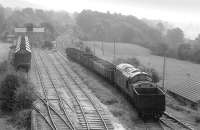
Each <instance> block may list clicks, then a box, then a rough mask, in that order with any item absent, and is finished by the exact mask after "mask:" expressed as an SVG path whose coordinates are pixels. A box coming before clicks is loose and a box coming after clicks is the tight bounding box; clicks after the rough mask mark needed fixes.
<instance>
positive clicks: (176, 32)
mask: <svg viewBox="0 0 200 130" xmlns="http://www.w3.org/2000/svg"><path fill="white" fill-rule="evenodd" d="M166 38H167V41H168V45H169V47H170V48H174V47H176V46H177V45H178V44H181V43H183V42H184V34H183V31H182V30H181V29H180V28H174V29H170V30H168V31H167V35H166Z"/></svg>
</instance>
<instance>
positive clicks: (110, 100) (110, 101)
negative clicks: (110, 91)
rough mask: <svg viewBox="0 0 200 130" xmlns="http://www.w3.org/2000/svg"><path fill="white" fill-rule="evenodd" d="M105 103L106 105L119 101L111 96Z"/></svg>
mask: <svg viewBox="0 0 200 130" xmlns="http://www.w3.org/2000/svg"><path fill="white" fill-rule="evenodd" d="M103 103H104V104H106V105H113V104H115V103H118V101H117V100H116V99H114V98H111V99H108V100H106V101H104V102H103Z"/></svg>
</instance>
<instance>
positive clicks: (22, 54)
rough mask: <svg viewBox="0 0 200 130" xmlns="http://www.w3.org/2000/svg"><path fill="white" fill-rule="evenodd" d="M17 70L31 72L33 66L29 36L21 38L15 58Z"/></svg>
mask: <svg viewBox="0 0 200 130" xmlns="http://www.w3.org/2000/svg"><path fill="white" fill-rule="evenodd" d="M13 60H14V61H13V63H14V67H15V69H16V70H20V69H23V70H25V71H26V72H28V71H29V69H30V66H31V49H30V44H29V40H28V37H27V36H19V38H18V41H17V45H16V49H15V52H14V58H13Z"/></svg>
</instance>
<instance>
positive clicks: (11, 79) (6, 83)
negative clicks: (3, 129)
mask: <svg viewBox="0 0 200 130" xmlns="http://www.w3.org/2000/svg"><path fill="white" fill-rule="evenodd" d="M19 86H20V84H19V80H18V78H17V76H16V75H13V74H9V75H7V76H6V77H5V79H4V80H3V81H2V83H1V96H2V98H3V99H4V100H3V101H2V104H1V109H2V111H4V112H11V111H13V106H14V104H15V91H16V89H17V88H19Z"/></svg>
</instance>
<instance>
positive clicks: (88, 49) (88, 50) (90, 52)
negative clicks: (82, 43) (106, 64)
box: [85, 46, 93, 54]
mask: <svg viewBox="0 0 200 130" xmlns="http://www.w3.org/2000/svg"><path fill="white" fill-rule="evenodd" d="M85 52H86V53H87V54H93V53H92V50H91V49H90V48H89V47H88V46H87V47H86V48H85Z"/></svg>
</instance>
